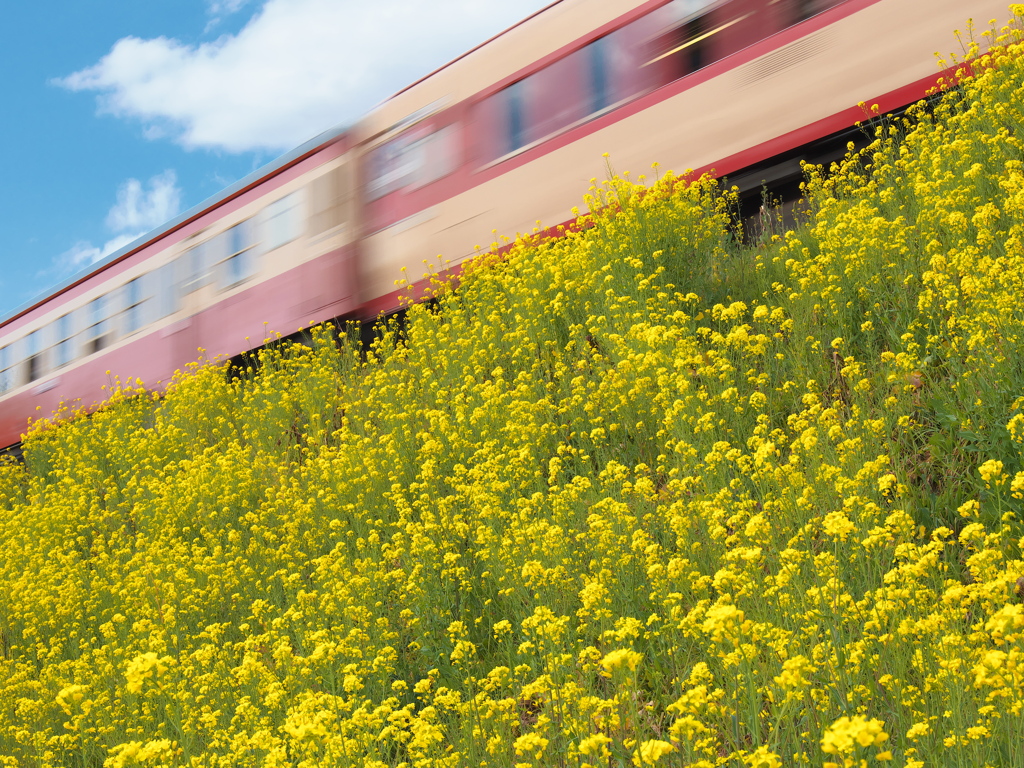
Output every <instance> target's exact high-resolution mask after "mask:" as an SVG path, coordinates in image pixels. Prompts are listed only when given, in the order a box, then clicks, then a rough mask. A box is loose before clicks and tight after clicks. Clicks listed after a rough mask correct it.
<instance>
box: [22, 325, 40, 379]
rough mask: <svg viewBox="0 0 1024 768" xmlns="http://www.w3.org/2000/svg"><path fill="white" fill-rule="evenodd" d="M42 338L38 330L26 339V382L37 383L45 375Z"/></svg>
mask: <svg viewBox="0 0 1024 768" xmlns="http://www.w3.org/2000/svg"><path fill="white" fill-rule="evenodd" d="M42 337H43V334H42V331H38V330H37V331H32V333H30V334H29V335H28V336H26V337H25V381H35V380H36V379H38V378H39V377H40V376H42V375H43V356H42V350H41V348H40V342H41V339H42Z"/></svg>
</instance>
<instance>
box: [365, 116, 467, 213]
mask: <svg viewBox="0 0 1024 768" xmlns="http://www.w3.org/2000/svg"><path fill="white" fill-rule="evenodd" d="M456 130H457V127H456V126H455V125H447V126H444V127H443V128H435V127H433V126H431V125H419V126H415V127H413V128H410V129H409V130H407V131H404V132H403V133H402V134H401V135H399V136H398V137H396V138H394V139H391V140H390V141H388V142H387V143H385V144H382V145H381V146H379V147H377V148H376V149H374V150H373V151H372V152H371V153H370V157H369V160H368V165H369V172H368V174H367V181H366V196H367V198H368V199H370V200H376V199H378V198H381V197H383V196H384V195H387V194H390V193H391V192H395V191H397V190H399V189H404V188H408V187H422V186H424V185H426V184H430V183H431V182H434V181H437V180H438V179H441V178H443V177H445V176H447V175H448V174H449V173H451V172H452V171H454V170H455V169H456V167H458V152H457V145H456V140H457V138H458V136H457V133H456Z"/></svg>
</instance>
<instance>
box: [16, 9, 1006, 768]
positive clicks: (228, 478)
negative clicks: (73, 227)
mask: <svg viewBox="0 0 1024 768" xmlns="http://www.w3.org/2000/svg"><path fill="white" fill-rule="evenodd" d="M1014 10H1015V11H1016V12H1017V14H1018V15H1017V18H1016V22H1017V23H1018V24H1020V23H1022V22H1024V6H1014ZM999 43H1000V44H999V45H998V46H997V47H996V48H994V49H993V52H992V53H991V54H990V55H988V56H986V57H983V58H981V59H977V60H975V62H974V64H973V65H972V68H971V69H972V72H971V73H967V72H964V73H962V75H963V79H962V80H961V81H960V82H958V83H957V84H956V85H955V86H953V85H950V87H949V89H948V90H947V91H946V92H945V95H944V97H943V98H942V100H941V101H938V102H936V103H933V104H930V105H923V104H922V105H920V106H919V107H917V108H915V109H914V110H912V113H911V115H910V117H909V118H908V120H906V121H889V122H886V121H881V120H879V121H876V124H877V128H878V131H879V133H878V138H877V139H876V140H875V141H874V143H872V144H871V145H870V146H869V147H868V149H867V150H865V151H864V152H861V153H859V154H857V155H852V156H851V157H849V158H848V159H847V160H846V161H845V162H844V163H843V164H842V166H841V167H839V168H837V169H835V171H836V172H835V173H834V174H831V175H828V176H827V177H826V176H825V175H824V174H822V173H821V172H820V171H818V170H815V169H809V171H808V173H809V180H808V183H807V188H808V197H807V206H808V209H807V211H806V214H805V223H803V224H801V226H799V227H797V228H796V229H794V230H792V231H786V232H782V231H778V232H776V233H775V234H771V232H769V233H768V234H766V235H765V236H764V237H762V238H761V239H759V240H758V241H756V242H750V243H746V244H744V243H738V242H737V241H736V237H735V236H734V234H733V227H732V225H731V219H730V206H731V205H732V202H733V201H732V200H731V198H730V194H729V193H726V192H722V191H720V190H719V188H718V187H717V185H716V183H715V182H714V181H712V180H709V179H703V180H698V181H695V182H693V183H689V184H683V183H680V182H679V181H678V180H677V179H675V178H673V177H672V176H671V175H669V176H665V177H663V178H661V179H660V180H657V181H653V182H650V183H648V184H647V185H646V186H644V185H642V184H634V183H632V182H629V181H627V180H625V179H622V178H617V179H614V180H612V181H609V182H606V183H604V184H601V185H595V186H594V187H593V188H592V190H591V195H590V197H589V198H588V199H587V201H586V202H587V206H588V208H589V209H590V210H593V211H597V212H596V213H594V214H591V215H588V216H584V217H581V218H580V220H579V221H578V223H577V226H576V227H574V228H572V229H571V231H569V232H567V233H566V235H565V236H564V237H563V238H560V239H557V240H549V241H540V240H534V241H531V240H530V239H525V240H522V241H520V242H518V243H516V244H515V245H514V246H513V247H512V248H511V249H510V250H509V251H508V252H507V253H505V254H503V255H502V256H501V257H500V258H498V257H496V256H486V255H485V256H482V257H481V258H479V259H478V260H477V261H476V263H475V265H474V267H473V269H472V270H471V271H469V272H468V274H466V275H465V276H464V278H463V280H462V282H461V284H460V285H459V286H458V288H457V289H456V288H452V287H451V286H446V285H442V284H440V283H439V284H438V285H437V297H436V300H435V301H432V302H430V303H424V304H417V305H415V306H413V307H411V308H410V310H409V313H408V318H407V322H406V323H405V324H403V325H401V326H399V325H397V324H391V325H390V326H389V327H388V328H387V329H386V330H385V331H384V332H383V333H382V334H381V336H380V338H379V339H378V340H377V341H376V342H375V345H374V347H373V348H372V350H371V351H370V352H369V353H368V354H363V352H362V350H361V348H360V345H359V343H358V342H357V341H355V340H353V338H352V337H351V335H350V334H349V332H348V331H347V330H346V329H341V330H338V331H334V330H332V329H324V328H320V329H313V330H312V331H311V336H310V343H309V344H306V345H276V346H271V347H269V348H267V349H265V350H264V351H262V352H261V353H259V357H260V365H259V366H258V367H255V368H254V369H253V370H252V371H249V372H244V373H241V374H236V375H232V376H229V375H226V372H225V367H224V366H222V365H214V364H196V365H195V366H193V367H192V368H191V369H190V370H188V371H186V372H184V373H183V374H182V375H181V376H180V377H179V378H178V379H177V380H176V381H175V383H174V384H173V385H172V386H171V387H170V389H169V390H168V392H167V394H166V395H165V396H164V397H161V398H157V397H155V396H153V395H150V394H147V393H146V392H145V390H143V389H142V388H141V387H137V386H135V385H134V383H129V384H127V385H125V386H121V387H120V388H117V389H116V390H114V391H113V392H112V393H111V398H110V401H109V404H108V405H106V406H105V407H104V408H103V409H102V410H100V411H98V412H97V413H95V414H94V415H93V416H92V417H90V418H73V417H71V416H70V415H69V416H68V417H67V418H64V419H61V420H58V421H60V422H61V423H59V424H58V425H56V426H54V425H51V424H47V423H39V424H37V425H36V427H35V428H34V429H33V431H32V434H31V435H30V436H29V437H28V439H27V440H26V442H25V461H24V464H15V463H13V462H8V463H6V464H3V465H2V466H0V547H2V551H3V558H2V559H0V765H6V766H40V767H41V766H81V767H82V768H84V767H85V766H108V767H109V768H121V767H122V766H136V765H138V766H223V767H224V768H228V767H229V766H230V767H231V768H234V767H236V766H238V767H244V766H308V767H310V768H312V767H313V766H349V765H352V766H369V767H375V768H380V767H382V766H407V767H408V768H412V766H423V767H427V766H430V767H431V768H441V767H442V766H506V767H508V768H513V767H516V768H526V767H527V766H573V767H579V768H583V767H585V766H593V767H594V768H596V767H597V766H602V767H605V766H648V765H659V766H705V767H710V766H750V767H751V768H778V767H779V766H798V765H812V766H842V767H843V768H846V767H848V766H874V765H892V766H915V767H920V766H926V765H927V766H944V767H947V766H972V767H973V766H993V767H994V768H995V767H1002V766H1021V765H1024V749H1022V748H1021V745H1022V744H1024V711H1022V709H1024V560H1022V555H1021V546H1022V544H1024V526H1022V523H1021V519H1022V517H1024V301H1022V298H1021V297H1022V295H1024V56H1022V46H1021V44H1020V42H1019V38H1018V37H1017V36H1015V35H1013V34H1010V33H1005V34H1004V35H1003V37H1002V38H1001V39H1000V41H999ZM1014 745H1016V746H1014Z"/></svg>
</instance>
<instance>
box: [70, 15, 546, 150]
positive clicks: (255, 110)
mask: <svg viewBox="0 0 1024 768" xmlns="http://www.w3.org/2000/svg"><path fill="white" fill-rule="evenodd" d="M244 1H245V0H212V2H211V3H210V5H209V8H210V12H211V13H213V12H214V10H216V11H217V12H218V13H222V12H229V11H230V10H231V9H234V10H238V9H239V8H240V7H241V5H242V4H243V3H244ZM546 3H547V0H507V1H506V2H501V3H498V2H494V0H433V2H415V3H413V2H409V0H374V2H365V1H364V0H266V1H265V2H264V3H263V5H262V7H261V8H260V9H259V10H258V11H257V12H256V13H255V14H254V15H253V16H252V18H251V19H250V20H249V22H248V24H246V26H245V27H244V28H243V29H242V30H241V31H240V32H238V34H236V35H225V36H222V37H220V38H218V39H217V40H215V41H212V42H207V43H202V44H199V45H187V44H185V43H182V42H180V41H178V40H175V39H171V38H166V37H158V38H153V39H148V40H143V39H140V38H137V37H126V38H122V39H121V40H119V41H117V43H115V44H114V47H113V48H112V49H111V50H110V52H109V53H108V54H107V55H106V56H104V57H103V58H102V59H101V60H100V61H99V62H97V63H96V64H94V65H93V66H91V67H88V68H86V69H83V70H80V71H78V72H75V73H73V74H71V75H69V76H67V77H65V78H63V79H61V80H59V81H57V82H58V84H60V85H62V86H63V87H65V88H68V89H71V90H75V91H92V92H95V93H97V94H98V100H99V106H100V110H101V111H103V112H107V113H110V114H113V115H116V116H118V117H122V118H130V119H136V120H139V121H141V122H142V124H143V126H144V131H145V135H147V136H150V137H156V136H171V137H173V138H174V140H175V141H177V142H178V143H180V144H181V145H183V146H185V147H187V148H194V147H208V148H217V149H223V150H227V151H230V152H244V151H249V150H261V149H263V150H274V151H277V150H284V149H290V148H292V147H294V146H297V145H298V144H300V143H302V142H303V141H305V140H306V139H309V138H310V137H312V136H315V135H316V134H317V133H320V132H321V131H324V130H327V129H328V128H331V127H333V126H335V125H339V124H344V123H348V122H351V121H354V120H355V119H357V118H358V117H359V116H361V115H362V114H363V113H365V112H366V111H367V110H369V108H370V107H372V106H373V105H374V104H375V103H377V102H378V101H380V100H381V99H383V98H386V97H387V96H389V95H391V94H392V93H393V92H395V91H396V90H398V89H400V88H402V87H404V86H405V85H407V84H409V83H411V82H413V81H414V80H416V79H417V78H419V77H421V76H423V75H424V74H426V73H427V72H429V71H431V70H432V69H434V68H436V67H438V66H440V65H441V64H443V63H445V62H446V61H448V60H450V59H452V58H454V57H455V56H457V55H459V54H460V53H462V52H463V51H465V50H468V49H469V48H471V47H472V46H474V45H476V44H477V43H479V42H482V41H483V40H485V39H487V38H488V37H489V36H491V35H493V34H495V33H497V32H499V31H501V30H502V29H503V28H505V27H507V26H509V25H510V24H513V23H515V22H516V21H518V20H519V19H521V18H523V17H524V16H526V15H528V14H529V13H532V12H533V11H535V10H537V9H538V8H541V7H543V6H544V5H546Z"/></svg>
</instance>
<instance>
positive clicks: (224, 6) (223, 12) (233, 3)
mask: <svg viewBox="0 0 1024 768" xmlns="http://www.w3.org/2000/svg"><path fill="white" fill-rule="evenodd" d="M248 4H249V0H209V2H208V3H207V4H206V12H207V13H208V14H210V15H211V16H215V17H220V16H230V15H231V14H232V13H238V12H239V11H240V10H242V8H243V6H246V5H248Z"/></svg>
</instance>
